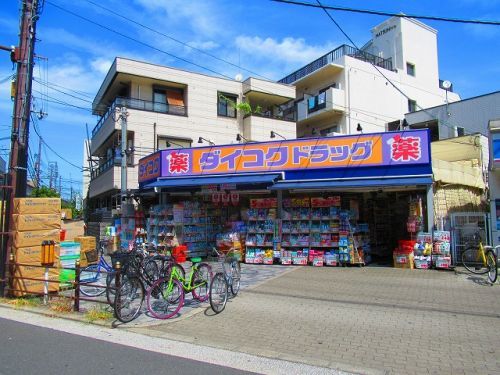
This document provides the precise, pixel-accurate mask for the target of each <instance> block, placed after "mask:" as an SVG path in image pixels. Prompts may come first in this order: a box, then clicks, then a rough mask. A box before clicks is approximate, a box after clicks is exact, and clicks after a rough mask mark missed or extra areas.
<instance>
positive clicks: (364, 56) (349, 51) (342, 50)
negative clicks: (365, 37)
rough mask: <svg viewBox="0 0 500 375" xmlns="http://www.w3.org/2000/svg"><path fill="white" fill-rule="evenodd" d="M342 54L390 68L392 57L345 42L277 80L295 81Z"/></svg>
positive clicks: (289, 82) (337, 58)
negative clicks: (382, 55) (387, 57)
mask: <svg viewBox="0 0 500 375" xmlns="http://www.w3.org/2000/svg"><path fill="white" fill-rule="evenodd" d="M342 56H349V57H353V58H355V59H358V60H362V61H366V62H369V63H371V64H373V65H376V66H378V67H381V68H384V69H387V70H392V59H383V58H381V57H378V56H375V55H372V54H371V53H368V52H365V51H362V50H359V49H357V48H354V47H351V46H349V45H347V44H343V45H341V46H340V47H338V48H336V49H334V50H333V51H330V52H328V53H327V54H326V55H323V56H321V57H320V58H319V59H316V60H314V61H313V62H311V63H309V64H307V65H306V66H304V67H302V68H300V69H299V70H297V71H295V72H293V73H292V74H289V75H287V76H286V77H285V78H282V79H280V80H279V81H278V82H279V83H286V84H292V83H294V82H297V81H298V80H300V79H302V78H304V77H305V76H307V75H309V74H311V73H313V72H315V71H316V70H319V69H321V68H322V67H324V66H326V65H328V64H332V63H333V62H335V61H337V60H339V59H340V58H341V57H342Z"/></svg>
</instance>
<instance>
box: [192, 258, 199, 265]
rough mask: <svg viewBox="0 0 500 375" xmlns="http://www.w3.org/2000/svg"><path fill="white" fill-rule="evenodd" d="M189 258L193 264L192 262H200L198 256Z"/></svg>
mask: <svg viewBox="0 0 500 375" xmlns="http://www.w3.org/2000/svg"><path fill="white" fill-rule="evenodd" d="M190 260H191V262H193V264H194V263H200V262H201V258H200V257H196V258H191V259H190Z"/></svg>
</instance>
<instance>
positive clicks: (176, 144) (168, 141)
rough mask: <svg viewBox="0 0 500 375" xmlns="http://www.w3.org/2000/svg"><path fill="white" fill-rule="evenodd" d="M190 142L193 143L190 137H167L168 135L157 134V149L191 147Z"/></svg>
mask: <svg viewBox="0 0 500 375" xmlns="http://www.w3.org/2000/svg"><path fill="white" fill-rule="evenodd" d="M192 143H193V140H192V139H186V138H176V137H169V136H164V135H159V136H158V141H157V144H158V150H164V149H166V148H184V147H191V144H192Z"/></svg>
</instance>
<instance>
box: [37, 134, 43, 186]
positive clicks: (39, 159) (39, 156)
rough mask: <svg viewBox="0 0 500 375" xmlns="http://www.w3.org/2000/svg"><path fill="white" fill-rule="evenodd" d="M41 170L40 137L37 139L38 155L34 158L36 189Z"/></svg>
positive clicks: (38, 184)
mask: <svg viewBox="0 0 500 375" xmlns="http://www.w3.org/2000/svg"><path fill="white" fill-rule="evenodd" d="M41 168H42V137H40V138H39V139H38V155H37V158H36V188H37V189H40V173H41V172H40V171H41Z"/></svg>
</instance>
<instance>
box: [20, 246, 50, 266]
mask: <svg viewBox="0 0 500 375" xmlns="http://www.w3.org/2000/svg"><path fill="white" fill-rule="evenodd" d="M12 251H13V254H14V259H15V261H16V263H21V264H29V265H40V264H41V260H42V246H27V247H19V248H13V249H12ZM54 259H55V263H54V266H57V264H58V262H59V245H55V246H54Z"/></svg>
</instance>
